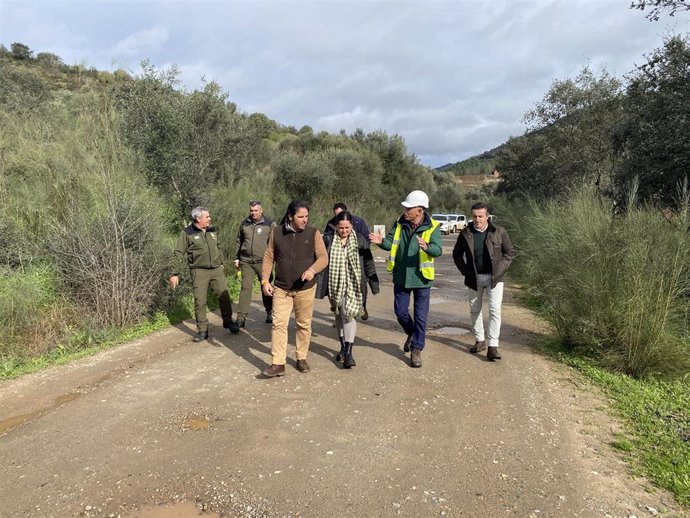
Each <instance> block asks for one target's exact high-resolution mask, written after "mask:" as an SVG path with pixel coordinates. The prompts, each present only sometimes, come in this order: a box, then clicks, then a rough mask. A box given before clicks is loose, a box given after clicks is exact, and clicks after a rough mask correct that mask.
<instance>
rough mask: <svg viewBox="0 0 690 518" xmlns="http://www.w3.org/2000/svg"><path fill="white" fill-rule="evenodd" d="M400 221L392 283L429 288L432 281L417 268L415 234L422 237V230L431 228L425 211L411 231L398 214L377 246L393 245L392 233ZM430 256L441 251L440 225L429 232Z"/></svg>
mask: <svg viewBox="0 0 690 518" xmlns="http://www.w3.org/2000/svg"><path fill="white" fill-rule="evenodd" d="M397 223H400V224H401V225H402V230H401V232H400V242H399V243H398V252H397V254H396V256H395V268H393V284H395V285H396V286H401V287H403V288H430V287H431V286H433V285H434V281H430V280H428V279H425V278H424V277H423V276H422V272H421V271H420V270H419V243H417V236H419V237H422V232H424V231H425V230H428V229H430V228H431V217H430V216H429V215H428V214H427V213H426V212H425V213H424V221H422V224H421V225H419V226H418V227H417V229H416V230H415V231H414V233H412V227H411V226H410V223H409V222H408V221H407V220H406V219H405V217H404V216H400V218H399V219H398V221H396V222H395V223H394V224H393V226H392V227H391V229H390V230H389V231H388V234H387V235H386V237H385V239H384V240H383V242H382V243H381V244H380V245H379V247H380V248H381V249H383V250H390V249H391V247H392V246H393V235H394V234H395V225H396V224H397ZM426 253H427V254H429V255H430V256H431V257H434V258H436V257H439V256H440V255H441V254H442V253H443V238H442V237H441V226H440V225H439V226H438V227H436V229H435V230H434V231H433V232H432V233H431V242H430V243H429V247H428V248H427V250H426Z"/></svg>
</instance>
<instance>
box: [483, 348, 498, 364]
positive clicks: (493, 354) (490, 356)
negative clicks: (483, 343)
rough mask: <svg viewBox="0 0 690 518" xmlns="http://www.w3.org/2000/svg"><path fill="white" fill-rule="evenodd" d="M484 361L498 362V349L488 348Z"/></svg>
mask: <svg viewBox="0 0 690 518" xmlns="http://www.w3.org/2000/svg"><path fill="white" fill-rule="evenodd" d="M486 359H487V360H489V361H494V360H500V359H501V353H499V352H498V347H489V350H488V351H486Z"/></svg>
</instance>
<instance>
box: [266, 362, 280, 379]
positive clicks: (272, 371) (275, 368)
mask: <svg viewBox="0 0 690 518" xmlns="http://www.w3.org/2000/svg"><path fill="white" fill-rule="evenodd" d="M261 374H263V375H264V376H268V377H269V378H275V377H276V376H285V365H276V364H275V363H274V364H273V365H271V366H270V367H268V368H267V369H264V370H263V371H262V372H261Z"/></svg>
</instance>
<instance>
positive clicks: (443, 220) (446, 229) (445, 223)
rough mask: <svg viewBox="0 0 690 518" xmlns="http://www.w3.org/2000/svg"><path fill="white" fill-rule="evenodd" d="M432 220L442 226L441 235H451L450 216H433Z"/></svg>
mask: <svg viewBox="0 0 690 518" xmlns="http://www.w3.org/2000/svg"><path fill="white" fill-rule="evenodd" d="M431 219H435V220H436V221H438V222H439V223H440V224H441V234H450V221H449V219H448V214H432V215H431Z"/></svg>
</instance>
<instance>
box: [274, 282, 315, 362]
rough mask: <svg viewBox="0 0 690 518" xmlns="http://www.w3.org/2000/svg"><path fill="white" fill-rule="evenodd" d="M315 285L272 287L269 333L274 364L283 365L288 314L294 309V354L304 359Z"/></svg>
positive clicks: (309, 338) (309, 334)
mask: <svg viewBox="0 0 690 518" xmlns="http://www.w3.org/2000/svg"><path fill="white" fill-rule="evenodd" d="M315 294H316V285H314V286H312V287H311V288H309V289H306V290H300V291H285V290H283V289H281V288H278V287H277V286H276V287H274V288H273V330H272V333H271V355H272V356H273V364H274V365H285V359H286V358H287V344H288V324H289V323H290V314H291V313H292V309H293V308H294V309H295V324H296V325H297V333H296V336H295V347H296V349H297V351H296V353H295V356H296V357H297V359H298V360H306V359H307V353H308V352H309V340H311V317H312V314H313V313H314V295H315Z"/></svg>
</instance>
